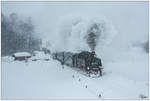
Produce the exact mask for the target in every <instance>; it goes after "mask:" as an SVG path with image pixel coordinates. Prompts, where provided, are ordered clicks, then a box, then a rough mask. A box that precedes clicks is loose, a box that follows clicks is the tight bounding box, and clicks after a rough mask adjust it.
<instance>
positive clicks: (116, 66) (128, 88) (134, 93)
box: [2, 53, 148, 99]
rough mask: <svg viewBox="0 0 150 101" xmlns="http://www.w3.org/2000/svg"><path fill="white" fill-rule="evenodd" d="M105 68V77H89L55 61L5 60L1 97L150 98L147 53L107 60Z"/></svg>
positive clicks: (3, 62)
mask: <svg viewBox="0 0 150 101" xmlns="http://www.w3.org/2000/svg"><path fill="white" fill-rule="evenodd" d="M126 55H127V54H122V57H126ZM134 59H135V60H134ZM5 60H6V57H5ZM131 60H132V61H131ZM103 65H104V71H103V72H104V75H103V76H102V77H100V78H89V77H86V76H84V75H82V74H80V73H78V72H77V71H75V70H74V69H72V68H70V67H67V66H65V67H64V69H62V66H61V64H60V63H59V62H58V61H57V60H53V59H50V61H43V60H40V61H29V62H24V61H4V57H3V58H2V98H3V99H140V98H139V96H140V95H145V96H148V54H146V53H141V54H136V55H135V54H134V53H130V55H129V54H128V58H127V59H126V58H125V59H124V60H117V59H114V60H113V61H105V62H103ZM73 75H74V77H73ZM79 79H80V81H79ZM86 86H87V88H86ZM99 94H101V98H99Z"/></svg>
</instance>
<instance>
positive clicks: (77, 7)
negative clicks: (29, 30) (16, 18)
mask: <svg viewBox="0 0 150 101" xmlns="http://www.w3.org/2000/svg"><path fill="white" fill-rule="evenodd" d="M12 12H15V13H18V14H19V15H20V16H24V17H28V16H31V17H32V19H33V23H34V24H35V25H36V28H37V29H36V30H37V31H38V32H39V33H41V36H42V37H43V38H45V37H46V38H48V37H51V35H52V30H53V29H54V26H55V24H56V23H57V21H58V19H59V18H61V17H62V16H65V15H68V14H78V15H86V16H91V15H95V16H99V15H103V16H105V17H106V18H107V19H108V20H110V21H112V23H113V25H114V26H115V28H116V30H117V32H118V36H117V37H116V39H115V40H121V41H123V40H124V42H126V39H128V40H131V41H133V40H146V39H148V2H2V13H4V14H5V15H9V14H10V13H12ZM135 36H136V37H135Z"/></svg>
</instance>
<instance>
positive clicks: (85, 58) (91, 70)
mask: <svg viewBox="0 0 150 101" xmlns="http://www.w3.org/2000/svg"><path fill="white" fill-rule="evenodd" d="M52 57H53V59H56V60H58V61H60V62H61V64H62V65H67V66H70V67H75V68H77V69H80V70H82V71H84V72H86V74H87V75H88V76H91V74H95V75H99V76H102V69H103V66H102V63H101V59H99V58H97V57H96V54H95V52H88V51H83V52H81V53H75V54H74V53H71V52H57V53H53V55H52Z"/></svg>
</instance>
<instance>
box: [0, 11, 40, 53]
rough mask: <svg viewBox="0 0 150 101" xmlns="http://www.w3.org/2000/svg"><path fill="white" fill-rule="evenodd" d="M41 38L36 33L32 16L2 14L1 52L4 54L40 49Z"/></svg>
mask: <svg viewBox="0 0 150 101" xmlns="http://www.w3.org/2000/svg"><path fill="white" fill-rule="evenodd" d="M40 46H41V39H40V38H39V37H37V35H36V33H35V28H34V25H33V24H32V20H31V17H29V18H26V19H20V18H19V17H18V15H17V14H16V13H12V14H10V15H9V16H5V15H4V14H2V21H1V52H2V56H4V55H11V54H12V53H14V52H21V51H27V52H31V51H33V50H39V49H40Z"/></svg>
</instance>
